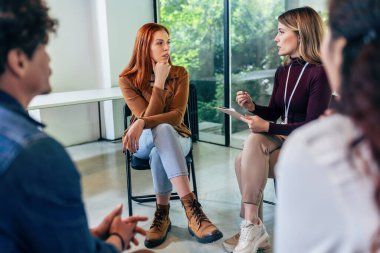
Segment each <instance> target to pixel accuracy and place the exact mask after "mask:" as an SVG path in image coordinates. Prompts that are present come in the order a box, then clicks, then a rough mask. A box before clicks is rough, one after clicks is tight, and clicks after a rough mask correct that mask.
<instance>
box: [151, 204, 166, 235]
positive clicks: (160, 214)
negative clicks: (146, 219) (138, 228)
mask: <svg viewBox="0 0 380 253" xmlns="http://www.w3.org/2000/svg"><path fill="white" fill-rule="evenodd" d="M164 218H165V211H164V210H161V209H157V210H156V212H155V213H154V219H153V223H152V225H151V226H150V228H151V229H152V228H154V227H156V228H157V229H158V230H159V231H161V229H162V228H161V225H162V221H163V220H164Z"/></svg>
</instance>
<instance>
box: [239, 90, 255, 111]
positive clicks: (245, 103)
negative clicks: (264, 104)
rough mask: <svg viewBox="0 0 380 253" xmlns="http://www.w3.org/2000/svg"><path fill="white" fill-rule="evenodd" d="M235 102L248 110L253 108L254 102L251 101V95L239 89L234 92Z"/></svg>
mask: <svg viewBox="0 0 380 253" xmlns="http://www.w3.org/2000/svg"><path fill="white" fill-rule="evenodd" d="M236 103H237V104H238V105H240V106H241V107H243V108H244V109H246V110H248V111H250V112H253V111H254V110H255V104H254V103H253V101H252V98H251V96H250V95H249V94H248V92H246V91H241V90H239V91H238V92H236Z"/></svg>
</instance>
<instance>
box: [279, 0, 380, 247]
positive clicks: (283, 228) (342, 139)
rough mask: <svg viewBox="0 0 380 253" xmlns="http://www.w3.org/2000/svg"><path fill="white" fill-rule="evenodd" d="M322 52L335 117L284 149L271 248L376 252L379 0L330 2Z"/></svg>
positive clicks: (379, 222)
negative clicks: (335, 97)
mask: <svg viewBox="0 0 380 253" xmlns="http://www.w3.org/2000/svg"><path fill="white" fill-rule="evenodd" d="M321 51H322V60H323V63H324V64H325V66H326V71H327V75H328V78H329V81H330V85H331V88H332V90H333V91H335V92H337V93H338V94H339V100H338V103H337V113H336V114H334V115H332V116H329V117H325V118H323V119H320V120H318V121H316V122H313V123H311V124H310V125H308V126H305V127H303V128H301V129H299V130H297V131H296V132H295V133H294V134H292V136H290V137H289V139H288V140H287V142H286V144H285V146H284V148H283V151H282V154H281V156H280V159H279V164H278V170H277V172H278V174H277V175H278V207H277V210H276V211H277V212H276V221H275V222H276V230H275V250H276V252H286V253H287V252H319V253H323V252H342V253H348V252H379V246H380V233H379V232H380V210H379V207H380V174H379V165H380V0H361V1H357V0H330V1H329V29H328V32H327V34H326V37H325V39H324V41H323V44H322V50H321Z"/></svg>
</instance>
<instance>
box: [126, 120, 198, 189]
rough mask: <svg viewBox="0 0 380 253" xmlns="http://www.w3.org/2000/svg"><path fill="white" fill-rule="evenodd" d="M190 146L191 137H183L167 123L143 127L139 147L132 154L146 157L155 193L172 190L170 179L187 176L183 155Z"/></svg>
mask: <svg viewBox="0 0 380 253" xmlns="http://www.w3.org/2000/svg"><path fill="white" fill-rule="evenodd" d="M190 148H191V138H189V137H183V136H181V135H180V134H178V133H177V131H176V130H174V128H173V127H172V126H171V125H169V124H160V125H158V126H156V127H155V128H152V129H144V130H143V132H142V134H141V136H140V139H139V149H138V151H137V152H136V153H134V154H133V155H134V156H136V157H138V158H141V159H148V158H149V164H150V169H151V171H152V177H153V186H154V191H155V193H156V194H159V195H167V194H168V193H170V192H171V191H172V190H173V186H172V183H171V182H170V179H171V178H173V177H178V176H188V174H189V173H188V171H187V164H186V160H185V157H186V155H187V154H188V153H189V151H190Z"/></svg>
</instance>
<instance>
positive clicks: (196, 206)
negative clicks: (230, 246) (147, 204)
mask: <svg viewBox="0 0 380 253" xmlns="http://www.w3.org/2000/svg"><path fill="white" fill-rule="evenodd" d="M189 207H190V211H191V214H192V215H193V216H194V217H195V220H196V222H197V224H198V226H200V225H201V224H202V221H206V222H210V221H209V219H208V218H207V216H206V215H205V214H204V212H203V211H202V209H201V207H202V205H201V204H200V203H199V202H198V201H197V200H196V199H192V200H191V201H190V203H189Z"/></svg>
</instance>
